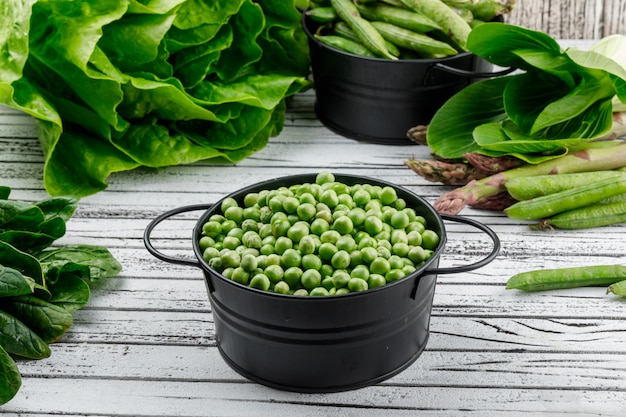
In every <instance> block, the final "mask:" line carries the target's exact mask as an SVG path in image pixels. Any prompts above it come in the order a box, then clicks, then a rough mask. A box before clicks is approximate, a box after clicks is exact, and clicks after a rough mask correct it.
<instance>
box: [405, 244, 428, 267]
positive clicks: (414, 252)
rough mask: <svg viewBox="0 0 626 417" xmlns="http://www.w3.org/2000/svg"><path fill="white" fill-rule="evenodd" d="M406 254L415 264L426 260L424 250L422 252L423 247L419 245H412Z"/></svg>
mask: <svg viewBox="0 0 626 417" xmlns="http://www.w3.org/2000/svg"><path fill="white" fill-rule="evenodd" d="M407 256H408V257H409V259H410V260H412V261H413V262H414V263H416V264H420V263H422V262H424V261H425V260H426V252H424V248H423V247H421V246H413V247H412V248H411V250H410V251H409V253H408V254H407Z"/></svg>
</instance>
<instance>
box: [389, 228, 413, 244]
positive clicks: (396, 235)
mask: <svg viewBox="0 0 626 417" xmlns="http://www.w3.org/2000/svg"><path fill="white" fill-rule="evenodd" d="M390 241H391V244H392V245H394V244H396V243H407V244H408V243H409V239H408V237H407V233H406V232H405V231H404V230H402V229H396V230H393V231H392V232H391V239H390Z"/></svg>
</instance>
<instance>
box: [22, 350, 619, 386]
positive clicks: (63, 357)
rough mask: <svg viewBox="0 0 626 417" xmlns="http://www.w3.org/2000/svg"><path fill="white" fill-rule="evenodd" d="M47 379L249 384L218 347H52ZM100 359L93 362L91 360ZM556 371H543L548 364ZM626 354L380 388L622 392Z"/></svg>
mask: <svg viewBox="0 0 626 417" xmlns="http://www.w3.org/2000/svg"><path fill="white" fill-rule="evenodd" d="M54 355H55V358H54V362H53V363H50V364H49V367H48V373H49V374H50V375H53V376H54V378H72V379H79V380H80V379H83V380H84V379H114V380H129V379H133V380H142V381H177V380H178V381H189V382H232V383H236V382H240V383H246V382H248V381H247V380H246V379H245V378H244V377H242V376H241V375H239V374H237V373H236V372H235V371H233V370H232V369H231V368H230V367H229V366H228V365H227V364H226V362H225V361H224V360H223V359H222V357H221V356H220V354H219V352H218V349H217V348H215V347H205V346H176V345H171V346H162V345H133V344H128V345H125V344H95V343H79V344H71V343H63V344H60V345H57V346H55V347H54ZM94 357H98V358H101V359H100V360H99V361H98V362H95V363H93V362H91V360H92V358H94ZM546 363H549V364H551V366H550V368H549V369H548V370H546V367H545V364H546ZM19 365H20V369H21V372H22V376H23V377H26V378H29V377H37V375H38V374H39V372H40V366H39V365H36V364H35V363H34V362H33V361H24V362H19ZM624 372H626V352H621V353H617V352H616V353H603V354H597V353H591V354H585V355H581V354H580V353H576V352H574V353H562V352H556V353H553V352H545V351H544V352H542V351H538V352H523V351H519V352H511V351H508V352H497V351H496V352H476V351H465V350H464V349H459V350H457V351H440V352H437V351H432V350H430V351H426V352H424V353H423V354H422V355H421V356H420V357H419V358H418V360H417V361H416V362H414V363H413V364H412V365H411V366H409V367H408V368H407V369H405V370H404V371H402V372H401V373H399V374H398V375H396V376H394V377H392V378H390V379H388V380H387V381H384V382H382V383H381V384H380V385H384V386H395V387H407V388H408V387H415V388H417V387H433V386H446V387H450V388H463V387H467V386H472V387H476V388H509V389H512V390H515V389H519V388H521V387H523V388H526V389H544V388H554V389H558V388H561V387H563V386H566V387H567V388H568V389H569V390H585V389H587V388H588V387H590V386H593V387H594V389H596V390H606V391H625V392H626V379H624V378H623V375H624Z"/></svg>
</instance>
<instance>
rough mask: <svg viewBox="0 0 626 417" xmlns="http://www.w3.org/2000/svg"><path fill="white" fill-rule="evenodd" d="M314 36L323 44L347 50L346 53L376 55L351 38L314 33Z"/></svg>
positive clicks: (372, 56)
mask: <svg viewBox="0 0 626 417" xmlns="http://www.w3.org/2000/svg"><path fill="white" fill-rule="evenodd" d="M314 37H315V39H317V40H318V41H320V42H322V43H323V44H324V45H327V46H330V47H332V48H336V49H339V50H341V51H344V52H348V53H351V54H355V55H360V56H366V57H371V58H374V57H376V55H374V54H373V53H372V51H370V50H369V49H367V48H366V47H365V46H363V45H362V44H360V43H357V42H355V41H353V40H351V39H347V38H344V37H343V36H337V35H324V36H322V35H314Z"/></svg>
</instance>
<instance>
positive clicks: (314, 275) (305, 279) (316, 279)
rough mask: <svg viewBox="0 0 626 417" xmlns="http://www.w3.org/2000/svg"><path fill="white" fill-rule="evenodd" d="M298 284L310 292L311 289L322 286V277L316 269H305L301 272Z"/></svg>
mask: <svg viewBox="0 0 626 417" xmlns="http://www.w3.org/2000/svg"><path fill="white" fill-rule="evenodd" d="M300 282H301V283H302V286H303V287H304V288H306V289H307V290H309V291H311V290H312V289H313V288H316V287H319V286H320V285H321V284H322V275H321V274H320V272H319V271H318V270H316V269H307V270H305V271H304V272H302V276H301V277H300Z"/></svg>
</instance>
